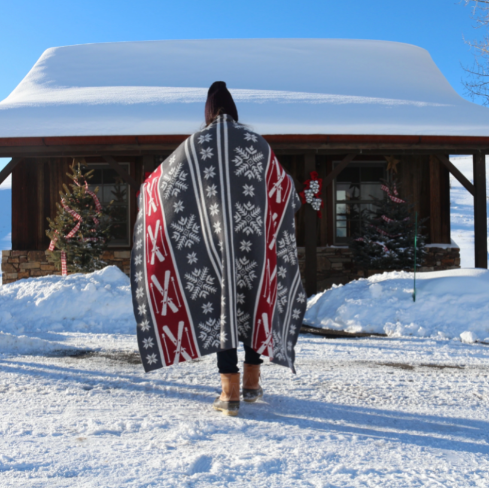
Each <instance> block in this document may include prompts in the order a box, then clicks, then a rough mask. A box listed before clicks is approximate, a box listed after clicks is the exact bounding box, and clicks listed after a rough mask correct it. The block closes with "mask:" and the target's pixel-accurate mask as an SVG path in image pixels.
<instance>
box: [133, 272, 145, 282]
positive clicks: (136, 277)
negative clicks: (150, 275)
mask: <svg viewBox="0 0 489 488" xmlns="http://www.w3.org/2000/svg"><path fill="white" fill-rule="evenodd" d="M142 279H143V272H142V271H138V272H137V273H135V275H134V281H135V282H136V283H138V282H139V281H141V280H142Z"/></svg>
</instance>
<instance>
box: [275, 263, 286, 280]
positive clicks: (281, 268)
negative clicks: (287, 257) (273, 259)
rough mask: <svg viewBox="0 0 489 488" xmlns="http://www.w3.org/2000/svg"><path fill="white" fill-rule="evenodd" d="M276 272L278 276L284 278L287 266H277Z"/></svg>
mask: <svg viewBox="0 0 489 488" xmlns="http://www.w3.org/2000/svg"><path fill="white" fill-rule="evenodd" d="M277 274H278V275H279V276H280V278H285V277H286V276H287V268H286V267H285V266H279V268H278V272H277Z"/></svg>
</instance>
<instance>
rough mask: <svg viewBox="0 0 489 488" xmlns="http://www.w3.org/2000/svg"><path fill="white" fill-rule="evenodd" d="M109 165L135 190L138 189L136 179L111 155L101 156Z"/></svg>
mask: <svg viewBox="0 0 489 488" xmlns="http://www.w3.org/2000/svg"><path fill="white" fill-rule="evenodd" d="M103 158H104V159H105V161H107V163H109V166H110V167H111V168H112V169H114V170H115V171H117V173H118V174H119V176H120V177H121V178H122V179H123V180H124V181H125V182H126V183H127V184H128V185H129V186H130V187H131V188H132V189H133V190H134V191H135V192H138V191H139V186H140V185H138V184H137V183H136V180H135V179H134V178H133V177H132V176H131V175H130V174H129V173H128V172H127V171H126V170H125V169H124V168H123V167H122V166H121V165H120V164H119V163H118V162H117V161H116V160H115V159H114V158H113V157H112V156H104V157H103Z"/></svg>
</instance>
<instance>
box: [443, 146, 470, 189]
mask: <svg viewBox="0 0 489 488" xmlns="http://www.w3.org/2000/svg"><path fill="white" fill-rule="evenodd" d="M436 157H437V158H438V160H439V161H440V162H441V163H442V164H444V165H445V166H446V167H447V168H448V171H450V173H452V175H453V176H455V178H457V180H458V181H459V182H460V183H461V184H462V185H463V186H464V187H465V188H466V190H467V191H468V192H469V193H470V194H471V195H472V196H474V195H475V188H474V185H473V184H472V183H471V182H470V181H469V180H468V179H467V178H466V177H465V176H464V175H463V174H462V172H461V171H460V170H459V169H458V168H457V167H456V166H455V165H454V164H453V163H452V162H451V161H450V160H449V159H448V158H447V157H446V156H445V155H444V154H437V155H436Z"/></svg>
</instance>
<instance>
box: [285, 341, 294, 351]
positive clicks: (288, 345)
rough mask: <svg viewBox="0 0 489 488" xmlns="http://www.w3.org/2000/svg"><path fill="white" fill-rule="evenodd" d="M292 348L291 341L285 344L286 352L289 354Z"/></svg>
mask: <svg viewBox="0 0 489 488" xmlns="http://www.w3.org/2000/svg"><path fill="white" fill-rule="evenodd" d="M293 348H294V344H292V341H289V342H287V350H288V351H289V352H290V351H292V349H293Z"/></svg>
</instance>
